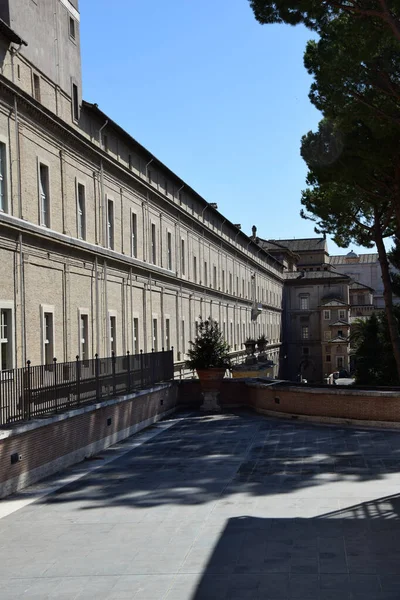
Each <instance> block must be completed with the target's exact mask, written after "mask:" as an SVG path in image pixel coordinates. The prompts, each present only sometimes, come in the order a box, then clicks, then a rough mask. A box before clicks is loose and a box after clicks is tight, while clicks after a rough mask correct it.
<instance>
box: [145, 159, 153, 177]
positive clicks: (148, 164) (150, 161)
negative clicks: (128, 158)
mask: <svg viewBox="0 0 400 600" xmlns="http://www.w3.org/2000/svg"><path fill="white" fill-rule="evenodd" d="M153 160H154V157H153V158H152V159H151V160H149V162H148V163H147V165H146V167H145V171H146V179H149V175H148V171H147V169H148V168H149V166H150V165H151V163H152V162H153Z"/></svg>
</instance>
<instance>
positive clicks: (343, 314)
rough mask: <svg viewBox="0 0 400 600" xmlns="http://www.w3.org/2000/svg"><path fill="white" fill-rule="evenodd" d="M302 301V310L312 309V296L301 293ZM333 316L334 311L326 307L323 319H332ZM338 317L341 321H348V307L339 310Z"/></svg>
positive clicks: (300, 299)
mask: <svg viewBox="0 0 400 600" xmlns="http://www.w3.org/2000/svg"><path fill="white" fill-rule="evenodd" d="M299 301H300V310H310V297H309V295H305V294H304V295H301V296H299ZM331 318H332V311H331V310H329V309H324V311H323V319H324V321H330V320H331ZM338 318H339V320H340V321H347V318H348V311H347V310H346V309H339V310H338Z"/></svg>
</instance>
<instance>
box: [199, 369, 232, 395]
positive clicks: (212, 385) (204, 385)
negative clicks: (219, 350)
mask: <svg viewBox="0 0 400 600" xmlns="http://www.w3.org/2000/svg"><path fill="white" fill-rule="evenodd" d="M196 371H197V375H198V376H199V379H200V385H201V389H202V391H203V392H210V391H219V390H220V389H221V384H222V380H223V378H224V375H225V371H226V369H225V368H223V367H222V368H220V367H213V368H210V369H196Z"/></svg>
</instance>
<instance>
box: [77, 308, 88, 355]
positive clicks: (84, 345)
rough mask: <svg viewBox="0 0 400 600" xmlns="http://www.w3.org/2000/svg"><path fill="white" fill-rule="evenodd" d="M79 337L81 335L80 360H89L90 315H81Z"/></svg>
mask: <svg viewBox="0 0 400 600" xmlns="http://www.w3.org/2000/svg"><path fill="white" fill-rule="evenodd" d="M79 335H80V347H79V358H80V360H87V359H88V358H89V354H88V347H89V317H88V315H82V314H81V315H80V323H79Z"/></svg>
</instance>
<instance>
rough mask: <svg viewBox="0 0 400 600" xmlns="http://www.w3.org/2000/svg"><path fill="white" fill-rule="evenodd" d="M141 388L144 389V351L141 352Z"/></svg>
mask: <svg viewBox="0 0 400 600" xmlns="http://www.w3.org/2000/svg"><path fill="white" fill-rule="evenodd" d="M140 387H141V388H143V387H144V368H143V350H141V351H140Z"/></svg>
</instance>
